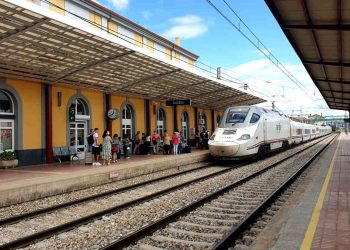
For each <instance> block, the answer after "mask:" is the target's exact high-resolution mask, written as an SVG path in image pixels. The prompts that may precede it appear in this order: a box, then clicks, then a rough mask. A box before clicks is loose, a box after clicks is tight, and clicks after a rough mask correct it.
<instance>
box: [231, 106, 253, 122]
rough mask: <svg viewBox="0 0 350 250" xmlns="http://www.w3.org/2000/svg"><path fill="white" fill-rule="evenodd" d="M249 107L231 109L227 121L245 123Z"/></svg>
mask: <svg viewBox="0 0 350 250" xmlns="http://www.w3.org/2000/svg"><path fill="white" fill-rule="evenodd" d="M248 111H249V108H237V109H230V110H229V111H228V113H227V117H226V123H243V122H244V120H245V118H246V117H247V114H248Z"/></svg>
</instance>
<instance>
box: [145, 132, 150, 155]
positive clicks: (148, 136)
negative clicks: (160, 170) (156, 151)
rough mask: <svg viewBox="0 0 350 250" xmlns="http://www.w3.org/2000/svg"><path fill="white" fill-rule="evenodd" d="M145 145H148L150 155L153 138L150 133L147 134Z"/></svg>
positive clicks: (147, 149) (147, 150)
mask: <svg viewBox="0 0 350 250" xmlns="http://www.w3.org/2000/svg"><path fill="white" fill-rule="evenodd" d="M145 145H146V152H147V154H149V150H150V147H151V136H150V134H148V133H147V134H146V142H145Z"/></svg>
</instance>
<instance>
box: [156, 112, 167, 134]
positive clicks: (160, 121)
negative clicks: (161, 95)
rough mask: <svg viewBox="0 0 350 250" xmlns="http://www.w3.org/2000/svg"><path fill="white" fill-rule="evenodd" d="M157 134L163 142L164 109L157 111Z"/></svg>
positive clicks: (164, 126) (164, 127)
mask: <svg viewBox="0 0 350 250" xmlns="http://www.w3.org/2000/svg"><path fill="white" fill-rule="evenodd" d="M156 125H157V127H156V130H157V133H158V134H159V136H160V138H161V140H163V136H164V130H165V129H166V118H165V112H164V109H162V108H160V109H158V111H157V124H156Z"/></svg>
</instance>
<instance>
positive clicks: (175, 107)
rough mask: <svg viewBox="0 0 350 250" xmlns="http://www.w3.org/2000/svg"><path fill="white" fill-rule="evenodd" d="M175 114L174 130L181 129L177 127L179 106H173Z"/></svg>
mask: <svg viewBox="0 0 350 250" xmlns="http://www.w3.org/2000/svg"><path fill="white" fill-rule="evenodd" d="M173 115H174V131H179V128H178V127H177V106H176V105H175V106H173Z"/></svg>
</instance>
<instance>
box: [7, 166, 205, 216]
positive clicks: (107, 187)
mask: <svg viewBox="0 0 350 250" xmlns="http://www.w3.org/2000/svg"><path fill="white" fill-rule="evenodd" d="M211 164H212V163H210V162H202V163H195V164H190V165H186V166H181V167H176V168H171V169H167V170H163V171H158V172H155V173H152V174H147V175H141V176H138V177H133V178H130V179H126V180H121V181H115V182H112V183H108V184H104V185H99V186H95V187H91V188H86V189H81V190H77V191H72V192H68V193H64V194H59V195H54V196H50V197H45V198H42V199H38V200H33V201H27V202H23V203H20V204H15V205H11V206H6V207H2V208H0V220H1V219H4V218H8V217H10V216H14V215H19V214H23V213H28V212H32V211H35V210H38V209H42V208H47V207H51V206H54V205H58V204H62V203H65V202H68V201H74V200H77V199H81V198H84V197H87V196H91V195H95V194H100V193H103V192H107V191H111V190H114V189H118V188H122V187H127V186H130V185H134V184H137V183H141V182H144V181H148V180H152V179H156V178H159V177H163V176H167V175H171V174H175V173H179V172H183V171H185V170H190V169H195V168H198V167H201V166H209V165H211Z"/></svg>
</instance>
